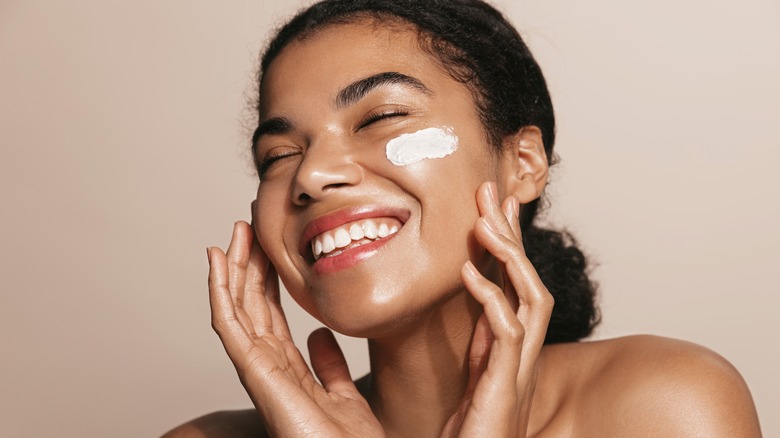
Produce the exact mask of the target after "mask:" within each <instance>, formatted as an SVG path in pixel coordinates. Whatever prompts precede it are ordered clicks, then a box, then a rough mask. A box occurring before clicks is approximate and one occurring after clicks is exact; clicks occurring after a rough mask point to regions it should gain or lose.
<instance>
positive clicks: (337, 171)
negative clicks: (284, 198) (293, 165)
mask: <svg viewBox="0 0 780 438" xmlns="http://www.w3.org/2000/svg"><path fill="white" fill-rule="evenodd" d="M353 158H354V157H352V156H351V154H349V152H348V148H347V147H343V146H339V145H334V144H332V143H331V144H325V143H318V144H311V145H310V146H309V148H308V149H307V151H306V153H305V154H304V156H303V161H302V162H301V164H300V166H299V167H298V172H297V173H296V175H295V180H294V182H293V184H294V186H293V190H292V198H293V199H292V201H293V203H295V204H296V205H300V206H303V205H306V204H308V203H310V202H311V201H313V200H321V199H322V198H324V197H325V196H327V195H328V194H330V193H333V192H334V191H335V190H337V189H340V188H345V187H349V186H354V185H356V184H359V183H360V182H361V181H362V180H363V169H362V168H361V167H360V165H358V164H357V163H356V162H355V161H354V159H353Z"/></svg>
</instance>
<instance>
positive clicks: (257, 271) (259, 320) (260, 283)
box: [243, 237, 273, 335]
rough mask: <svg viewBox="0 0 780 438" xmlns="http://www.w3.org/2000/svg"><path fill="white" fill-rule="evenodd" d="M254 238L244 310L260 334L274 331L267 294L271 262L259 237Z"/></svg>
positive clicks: (247, 270)
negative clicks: (261, 246)
mask: <svg viewBox="0 0 780 438" xmlns="http://www.w3.org/2000/svg"><path fill="white" fill-rule="evenodd" d="M252 240H253V243H252V249H251V252H250V254H249V262H248V263H247V269H246V285H245V286H244V294H243V295H244V310H245V311H246V313H247V315H248V317H249V319H250V320H251V321H252V324H253V326H254V330H255V332H256V333H257V334H258V335H259V334H263V333H271V332H273V315H272V313H271V309H270V304H269V303H268V299H267V297H266V294H265V289H266V288H267V287H268V286H267V284H268V281H267V280H268V270H269V267H270V265H271V262H270V261H269V260H268V257H267V256H266V255H265V253H264V252H263V250H262V248H260V244H259V243H257V239H255V238H254V237H253V239H252Z"/></svg>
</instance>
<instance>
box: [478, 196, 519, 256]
mask: <svg viewBox="0 0 780 438" xmlns="http://www.w3.org/2000/svg"><path fill="white" fill-rule="evenodd" d="M497 190H498V189H497V188H496V183H494V182H492V181H490V182H485V183H482V185H481V186H480V187H479V189H478V190H477V209H478V210H479V214H480V217H481V219H482V220H484V221H485V222H486V224H487V226H488V227H490V228H491V229H492V230H493V231H495V232H496V233H498V234H500V235H502V236H504V237H506V238H507V239H509V240H512V241H516V242H518V243H519V242H520V241H519V240H518V238H519V234H518V233H516V232H515V228H513V227H512V225H511V223H510V220H509V219H508V218H507V215H506V214H505V212H504V211H503V209H502V206H501V204H499V201H498V194H497V193H498V192H497ZM509 198H513V199H516V198H514V196H510V197H509ZM509 198H507V199H505V200H504V204H505V205H506V204H507V201H509ZM517 228H518V229H519V227H517Z"/></svg>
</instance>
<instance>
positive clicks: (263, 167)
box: [257, 151, 300, 178]
mask: <svg viewBox="0 0 780 438" xmlns="http://www.w3.org/2000/svg"><path fill="white" fill-rule="evenodd" d="M298 154H300V152H299V151H288V152H282V153H278V154H268V155H266V156H265V158H263V159H262V160H260V162H259V163H257V174H258V175H259V176H260V178H262V177H263V176H264V175H265V173H266V172H268V169H270V168H271V165H272V164H274V163H275V162H277V161H279V160H281V159H282V158H287V157H291V156H293V155H298Z"/></svg>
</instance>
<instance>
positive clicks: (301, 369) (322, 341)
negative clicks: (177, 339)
mask: <svg viewBox="0 0 780 438" xmlns="http://www.w3.org/2000/svg"><path fill="white" fill-rule="evenodd" d="M207 253H208V259H209V297H210V303H211V324H212V326H213V327H214V330H215V331H216V332H217V334H218V335H219V338H220V340H221V341H222V344H223V345H224V347H225V350H226V351H227V354H228V356H230V360H231V361H232V362H233V365H234V366H235V368H236V371H237V372H238V376H239V378H240V379H241V383H242V384H243V385H244V388H245V389H246V391H247V393H249V397H250V398H251V399H252V402H253V403H254V405H255V408H256V409H257V411H258V412H259V413H260V416H261V417H262V419H263V422H264V423H265V427H266V429H267V431H268V432H269V434H270V435H272V436H279V437H284V436H289V437H293V436H294V437H298V436H323V437H328V436H334V437H335V436H338V437H343V436H360V437H372V436H383V435H384V433H383V431H382V427H381V425H380V424H379V421H378V420H377V419H376V417H375V416H374V414H373V413H372V412H371V408H370V407H369V405H368V402H366V400H365V399H364V398H363V396H361V395H360V393H359V392H358V390H357V388H356V387H355V385H354V383H353V382H352V379H351V377H350V375H349V370H348V369H347V363H346V361H345V359H344V355H343V354H342V352H341V349H340V348H339V346H338V344H337V343H336V339H335V338H334V337H333V334H332V333H331V332H330V330H328V329H325V328H322V329H319V330H317V331H315V332H313V333H312V334H311V335H310V336H309V342H308V344H309V352H310V356H311V362H312V368H313V369H314V373H315V374H316V375H317V378H318V379H319V381H320V382H322V384H320V383H318V382H317V380H316V379H315V378H314V375H313V374H312V372H311V370H310V369H309V367H308V366H307V365H306V362H305V361H304V360H303V357H302V356H301V353H300V351H299V350H298V349H297V348H296V347H295V345H294V343H293V340H292V337H291V336H290V330H289V327H288V325H287V321H286V319H285V316H284V312H283V311H282V307H281V303H280V301H279V280H278V277H277V275H276V271H275V270H274V267H273V265H272V264H271V262H270V261H269V259H268V257H267V256H266V255H265V253H264V252H263V250H262V249H261V248H260V244H259V243H258V242H257V239H256V238H255V235H254V232H253V230H252V227H251V226H250V225H249V224H248V223H246V222H243V221H239V222H236V224H235V226H234V228H233V237H232V240H231V242H230V247H229V248H228V251H227V254H225V253H224V252H223V251H222V250H221V249H219V248H216V247H212V248H208V249H207Z"/></svg>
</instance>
